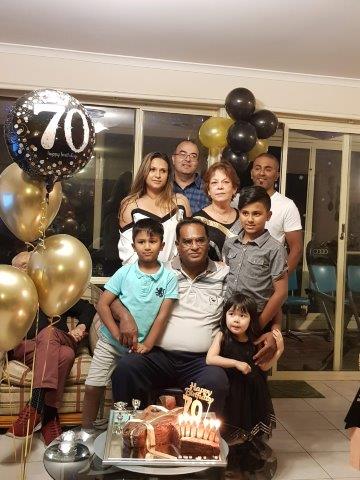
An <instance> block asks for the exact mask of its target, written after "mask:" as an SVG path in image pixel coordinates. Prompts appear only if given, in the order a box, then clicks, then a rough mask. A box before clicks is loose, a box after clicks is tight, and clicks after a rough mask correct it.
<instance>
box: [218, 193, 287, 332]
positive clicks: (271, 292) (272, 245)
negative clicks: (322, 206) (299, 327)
mask: <svg viewBox="0 0 360 480" xmlns="http://www.w3.org/2000/svg"><path fill="white" fill-rule="evenodd" d="M270 208H271V200H270V197H269V195H268V194H267V192H266V190H265V189H264V188H262V187H257V186H252V187H246V188H243V189H242V190H241V192H240V198H239V212H240V222H241V224H242V230H241V232H240V233H239V235H238V236H237V237H233V238H228V239H227V240H226V242H225V244H224V248H223V256H224V260H225V262H226V264H227V265H229V267H230V271H229V275H228V277H227V290H226V298H229V297H230V295H232V294H233V293H235V292H240V293H242V294H244V295H247V296H249V297H252V298H253V299H254V300H255V302H256V305H257V311H258V313H259V324H260V328H261V329H262V330H264V329H265V327H266V326H267V325H268V324H269V323H270V322H272V324H271V330H273V329H274V328H277V329H279V330H281V318H282V315H281V306H282V304H283V303H284V301H285V300H286V298H287V295H288V275H287V261H286V250H285V247H284V246H283V245H282V244H281V243H280V242H278V241H277V240H275V238H273V237H272V236H271V235H270V233H269V232H268V231H267V230H266V228H265V223H266V222H267V221H268V220H269V219H270V217H271V211H270ZM266 330H268V328H266Z"/></svg>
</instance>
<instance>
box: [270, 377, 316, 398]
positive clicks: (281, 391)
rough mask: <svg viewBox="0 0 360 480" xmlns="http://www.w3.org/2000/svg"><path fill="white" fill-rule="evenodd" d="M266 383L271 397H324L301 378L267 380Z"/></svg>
mask: <svg viewBox="0 0 360 480" xmlns="http://www.w3.org/2000/svg"><path fill="white" fill-rule="evenodd" d="M268 384H269V390H270V395H271V397H272V398H324V395H322V394H321V393H320V392H318V391H317V390H316V389H315V388H314V387H312V386H311V385H309V384H308V383H306V382H304V381H303V380H269V382H268Z"/></svg>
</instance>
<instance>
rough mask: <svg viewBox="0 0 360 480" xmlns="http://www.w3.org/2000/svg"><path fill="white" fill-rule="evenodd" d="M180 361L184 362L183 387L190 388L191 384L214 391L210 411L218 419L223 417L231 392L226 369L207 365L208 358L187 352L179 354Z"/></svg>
mask: <svg viewBox="0 0 360 480" xmlns="http://www.w3.org/2000/svg"><path fill="white" fill-rule="evenodd" d="M177 354H178V357H179V358H178V360H179V361H181V362H182V367H181V369H180V370H181V375H180V380H181V385H182V387H183V388H186V387H188V386H189V385H190V384H191V382H194V383H196V384H197V385H198V386H199V387H203V388H207V389H208V390H211V391H212V397H213V399H214V401H213V403H212V404H211V406H210V410H211V411H213V412H215V413H216V415H217V416H218V417H221V416H222V413H223V410H224V406H225V399H226V396H227V394H228V390H229V381H228V377H227V375H226V372H225V370H224V369H222V368H220V367H216V366H214V365H206V356H205V355H199V354H194V353H187V352H177Z"/></svg>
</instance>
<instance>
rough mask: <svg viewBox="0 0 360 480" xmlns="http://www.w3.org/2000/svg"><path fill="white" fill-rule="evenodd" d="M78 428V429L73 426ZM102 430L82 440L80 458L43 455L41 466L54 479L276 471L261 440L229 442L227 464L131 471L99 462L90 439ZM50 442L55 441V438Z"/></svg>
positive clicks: (202, 478)
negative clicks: (86, 453)
mask: <svg viewBox="0 0 360 480" xmlns="http://www.w3.org/2000/svg"><path fill="white" fill-rule="evenodd" d="M76 431H79V429H76ZM100 433H102V432H101V431H100V432H97V433H94V435H92V436H91V437H89V439H87V440H86V441H85V442H84V444H85V445H86V446H87V447H88V448H89V450H90V453H91V457H90V458H89V459H86V460H82V461H81V462H74V463H66V464H64V463H56V462H50V461H49V460H46V459H45V458H44V466H45V469H46V470H47V472H48V473H49V475H50V476H51V477H52V478H53V479H54V480H70V479H75V478H76V479H78V480H145V479H149V480H169V479H170V478H171V479H172V480H226V479H233V480H270V479H272V478H273V476H274V475H275V472H276V467H277V461H276V457H275V456H274V455H273V452H272V450H271V448H270V447H269V446H268V445H267V444H266V443H265V442H263V441H262V440H259V439H254V440H252V441H251V442H246V443H244V444H238V445H233V446H230V449H229V456H228V466H227V467H226V468H219V467H217V468H208V469H206V470H203V471H201V472H196V473H188V474H183V475H176V474H175V473H174V471H173V469H171V474H170V475H158V474H154V473H151V472H150V473H147V472H146V473H134V472H130V471H127V470H125V469H122V468H119V467H115V466H111V465H102V461H101V459H100V458H99V457H98V456H97V455H96V454H95V453H94V446H93V445H94V440H95V438H96V437H97V436H98V435H99V434H100ZM53 443H57V442H56V440H55V442H53Z"/></svg>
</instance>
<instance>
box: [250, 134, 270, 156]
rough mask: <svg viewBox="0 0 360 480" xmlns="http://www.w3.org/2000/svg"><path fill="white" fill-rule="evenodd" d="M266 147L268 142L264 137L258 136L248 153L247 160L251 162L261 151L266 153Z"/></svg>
mask: <svg viewBox="0 0 360 480" xmlns="http://www.w3.org/2000/svg"><path fill="white" fill-rule="evenodd" d="M268 149H269V142H268V141H267V140H266V139H264V138H259V139H258V140H257V141H256V143H255V146H254V147H253V148H252V149H251V150H250V152H249V153H248V157H249V161H250V162H253V161H254V160H255V158H256V157H258V156H259V155H261V154H262V153H266V152H267V151H268Z"/></svg>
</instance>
